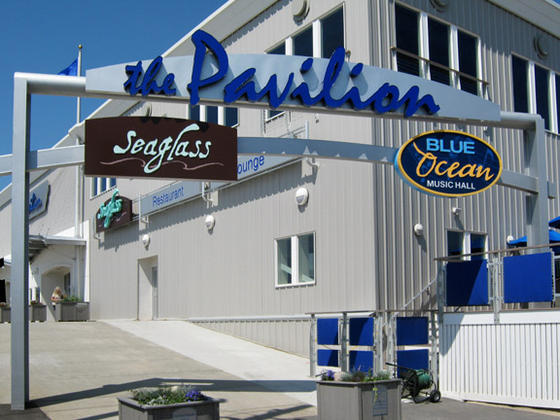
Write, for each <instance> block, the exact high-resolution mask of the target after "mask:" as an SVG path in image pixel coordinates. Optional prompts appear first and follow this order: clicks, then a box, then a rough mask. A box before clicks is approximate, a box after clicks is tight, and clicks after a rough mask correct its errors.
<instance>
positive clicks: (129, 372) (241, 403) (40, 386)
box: [0, 321, 558, 420]
mask: <svg viewBox="0 0 560 420" xmlns="http://www.w3.org/2000/svg"><path fill="white" fill-rule="evenodd" d="M9 342H10V328H9V325H8V324H0V374H1V375H2V379H3V380H2V381H0V418H1V419H2V420H11V419H14V420H23V419H37V420H39V419H45V418H51V419H55V420H57V419H63V420H64V419H87V420H97V419H110V418H117V417H118V405H117V400H116V397H117V396H121V395H128V392H129V390H130V389H133V388H137V387H142V386H157V385H161V384H180V383H187V384H193V385H195V386H196V387H198V388H200V389H201V390H202V391H203V392H205V393H207V394H209V395H211V396H212V397H215V398H219V399H223V400H224V402H223V403H222V404H221V405H220V414H221V416H222V418H223V419H230V420H234V419H288V418H290V419H294V418H297V419H307V420H311V419H316V415H317V410H316V408H315V406H314V404H315V392H314V388H315V386H314V382H313V381H311V380H310V378H308V377H307V376H306V375H307V374H308V372H309V365H308V362H307V360H306V359H304V358H301V357H298V356H293V355H290V354H287V353H284V352H280V351H276V350H272V349H270V348H266V347H262V346H259V345H256V344H253V343H249V342H247V341H244V340H240V339H236V338H234V337H231V336H228V335H224V334H220V333H216V332H214V331H210V330H207V329H204V328H201V327H198V326H195V325H192V324H189V323H187V322H182V321H159V322H137V321H110V322H88V323H54V322H48V323H42V324H31V326H30V398H31V400H32V403H33V404H34V405H35V406H37V407H38V408H34V409H29V410H26V411H25V412H12V411H10V408H9V404H10V391H11V390H10V361H9V359H10V357H9V354H10V346H9ZM554 415H556V416H558V413H553V412H547V411H544V410H538V411H537V410H535V411H526V410H523V409H512V408H506V407H498V406H489V405H481V404H473V403H463V402H458V401H453V400H442V402H441V403H439V404H432V403H423V404H412V403H405V404H403V419H404V420H413V419H414V420H424V419H426V420H428V419H429V420H439V419H442V420H443V419H453V420H470V419H493V420H494V419H496V420H501V419H503V420H506V419H507V420H521V419H534V420H537V419H543V418H550V419H553V418H554V417H549V416H554ZM340 420H347V419H340ZM349 420H350V419H349Z"/></svg>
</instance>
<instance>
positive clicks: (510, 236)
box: [506, 235, 515, 244]
mask: <svg viewBox="0 0 560 420" xmlns="http://www.w3.org/2000/svg"><path fill="white" fill-rule="evenodd" d="M514 239H515V238H514V237H513V236H512V235H508V236H507V238H506V244H509V243H510V242H511V241H513V240H514Z"/></svg>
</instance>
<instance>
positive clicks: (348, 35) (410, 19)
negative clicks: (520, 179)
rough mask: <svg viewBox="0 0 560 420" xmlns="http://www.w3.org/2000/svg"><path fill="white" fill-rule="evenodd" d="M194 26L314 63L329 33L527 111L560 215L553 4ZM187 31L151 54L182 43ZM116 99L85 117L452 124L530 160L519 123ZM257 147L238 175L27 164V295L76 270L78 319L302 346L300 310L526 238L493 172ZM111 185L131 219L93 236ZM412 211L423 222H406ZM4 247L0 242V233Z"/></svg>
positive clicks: (403, 301)
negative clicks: (106, 171)
mask: <svg viewBox="0 0 560 420" xmlns="http://www.w3.org/2000/svg"><path fill="white" fill-rule="evenodd" d="M197 29H203V30H205V31H206V32H209V33H211V34H212V35H213V36H214V37H215V38H216V39H218V40H219V41H220V42H221V43H222V45H223V46H224V47H225V49H226V50H227V52H228V53H275V54H278V53H280V54H294V55H308V56H314V57H327V58H328V57H329V56H330V53H331V52H332V46H333V45H335V46H338V45H341V44H342V45H343V46H344V47H345V49H346V50H347V51H348V52H347V57H348V60H349V61H351V62H362V63H364V64H367V65H372V66H378V67H384V68H389V69H392V70H398V71H403V72H407V73H411V74H416V75H418V76H421V77H424V78H429V79H432V80H436V81H439V82H441V83H445V84H448V85H451V86H453V87H455V88H457V89H462V90H465V91H467V92H470V93H473V94H476V95H478V96H481V97H483V98H486V99H489V100H490V101H493V102H495V103H497V104H498V105H499V107H500V109H501V110H503V111H520V112H529V113H538V114H540V115H541V116H542V117H543V118H544V119H545V124H546V130H547V131H546V148H547V159H548V161H547V174H548V181H549V182H550V191H549V195H550V197H551V198H550V199H549V201H548V203H549V206H548V216H549V218H553V217H556V216H558V215H559V214H560V206H559V202H558V198H557V197H558V195H559V191H558V189H559V188H560V173H559V168H558V164H557V162H558V159H559V157H560V150H559V147H558V142H559V140H560V137H559V133H560V40H559V37H560V7H559V6H558V5H557V4H556V3H554V2H552V1H549V0H539V1H530V0H517V1H514V0H511V1H507V0H491V1H487V0H471V1H459V0H446V1H442V0H430V1H429V0H403V1H400V0H399V1H394V0H346V1H344V2H341V1H338V0H322V1H314V0H309V1H296V0H293V1H287V0H281V1H275V0H266V1H265V0H258V1H255V0H231V1H229V2H228V3H226V4H225V5H224V6H223V7H222V8H220V9H219V10H217V11H216V12H215V13H214V14H213V15H211V16H210V17H209V18H207V19H206V20H205V21H204V22H202V23H201V24H200V25H199V27H198V28H197ZM191 34H192V33H189V34H187V35H186V36H185V37H184V38H183V39H182V40H180V41H179V42H177V43H176V44H175V45H174V46H172V47H171V48H170V49H169V50H168V51H167V52H166V53H165V54H164V56H166V57H168V56H179V55H192V54H193V52H194V47H193V45H192V43H191V41H190V36H191ZM139 58H142V57H139ZM144 58H147V57H144ZM131 104H132V103H131V102H122V101H118V100H111V101H108V102H107V103H106V104H104V105H103V106H102V107H100V108H99V109H98V110H97V111H96V112H95V113H94V114H93V115H91V116H90V117H89V118H99V117H105V116H116V115H131V116H135V115H138V116H144V115H152V116H168V117H187V118H188V117H190V118H193V119H198V118H200V119H201V120H207V121H214V122H218V123H229V124H231V125H235V126H236V127H237V130H238V133H239V135H240V136H259V137H265V136H270V137H297V138H309V139H323V140H336V141H349V142H354V143H364V144H374V145H380V146H387V147H395V148H396V147H399V146H401V145H402V144H403V143H404V142H405V141H406V140H408V139H409V138H411V137H414V136H416V135H418V134H420V133H422V132H425V131H429V130H433V129H459V130H462V131H466V132H469V133H471V134H474V135H476V136H478V137H480V138H482V139H484V140H485V141H487V142H488V143H490V144H491V145H493V146H494V147H495V148H496V149H497V150H498V152H499V153H500V154H501V156H502V159H503V165H504V169H506V170H508V171H512V172H521V173H523V172H524V171H525V169H526V166H527V163H526V162H524V161H523V155H524V151H523V141H522V134H523V133H522V131H521V130H514V129H503V128H496V127H479V126H467V125H462V126H460V125H456V124H447V123H433V122H422V121H416V120H411V121H407V120H402V119H394V120H390V119H381V118H378V117H375V116H373V117H364V116H349V115H339V114H336V113H317V112H299V111H297V112H296V111H290V110H286V111H282V112H278V111H274V112H273V111H270V110H265V109H248V108H239V109H238V110H237V113H235V112H233V111H231V110H226V109H225V108H223V107H221V106H217V107H213V106H204V105H203V106H200V107H197V108H193V107H188V106H184V105H180V104H174V105H169V104H161V103H155V102H154V103H148V102H138V103H136V104H134V105H133V106H132V107H131ZM458 105H459V104H458ZM196 117H198V118H196ZM79 138H82V139H83V127H81V126H76V127H74V128H73V129H72V130H71V133H70V134H69V136H67V138H65V139H62V140H61V144H68V143H71V142H75V141H77V140H76V139H79ZM257 159H259V157H258V156H257ZM264 159H266V162H267V164H266V165H264V166H260V167H259V168H256V165H257V163H256V162H255V160H254V158H253V159H251V160H249V158H246V157H245V158H241V157H240V160H239V162H240V164H241V166H240V167H238V172H239V173H240V174H241V173H243V176H244V178H243V179H242V180H241V181H239V182H237V183H230V184H217V183H210V184H205V183H199V182H187V183H177V184H173V185H172V186H170V181H145V180H131V179H124V178H119V179H116V180H111V179H99V178H93V179H92V178H84V177H83V176H82V175H81V174H79V173H78V174H76V172H75V170H74V169H73V168H71V169H56V170H54V171H51V172H48V173H42V174H41V175H40V176H39V178H38V180H37V181H36V182H35V184H34V185H38V184H39V183H40V182H41V180H43V179H47V180H48V182H49V183H50V185H51V191H50V198H49V209H48V210H47V212H46V213H44V214H43V215H41V216H39V217H38V218H37V219H34V220H32V221H31V232H32V233H36V234H37V235H41V238H42V240H43V242H44V245H45V247H46V248H47V249H46V250H43V251H42V254H39V255H38V256H37V257H36V260H34V261H32V264H31V273H32V276H33V278H34V279H35V282H36V285H37V286H41V291H42V299H44V300H48V297H49V296H50V293H51V290H45V288H49V289H50V288H51V287H53V285H54V284H58V283H60V282H61V281H63V280H61V279H60V276H64V275H65V274H66V273H75V274H73V275H72V274H71V275H70V282H71V285H69V286H68V287H69V288H71V291H72V292H73V293H74V294H78V295H81V296H82V297H84V298H85V299H86V300H89V302H90V311H91V317H92V318H93V319H107V318H113V319H119V318H125V319H137V318H138V319H152V318H153V319H190V320H193V321H197V322H203V323H204V324H205V325H206V326H208V327H211V328H215V329H219V330H222V331H226V332H230V333H233V334H236V335H240V336H243V337H246V338H248V339H251V340H253V341H256V342H260V343H263V344H266V345H271V346H274V347H278V348H281V349H285V350H288V351H292V352H295V353H299V354H305V355H306V354H308V334H309V327H308V325H309V318H308V316H306V314H307V313H311V312H335V311H374V310H399V309H404V308H408V309H421V308H423V309H426V308H430V307H431V308H433V307H434V305H435V288H433V287H431V286H430V284H433V281H434V279H435V277H436V274H437V273H436V263H435V262H434V258H436V257H440V256H445V255H448V254H449V252H459V253H467V254H468V253H470V252H471V251H473V252H474V251H477V250H478V251H481V250H482V251H484V250H493V249H501V248H505V247H506V242H507V238H508V236H512V237H519V236H522V235H524V234H526V231H525V229H526V226H525V220H526V218H527V215H526V196H527V195H528V193H527V192H523V191H518V190H514V189H511V188H508V187H507V186H505V185H497V186H494V187H493V188H491V189H489V190H487V191H485V192H482V193H480V194H478V195H474V196H469V197H463V198H442V197H436V196H431V195H427V194H424V193H422V192H419V191H417V190H415V189H413V188H411V187H410V186H409V185H407V184H406V183H404V182H403V180H402V179H401V178H400V177H399V176H398V175H397V173H396V172H395V170H394V168H393V166H392V162H387V164H372V163H367V162H345V161H336V160H322V159H313V160H311V159H307V158H304V159H290V158H276V159H274V158H270V157H268V156H267V157H266V158H264ZM249 161H250V162H251V163H247V162H249ZM263 162H264V160H263ZM250 165H253V166H250ZM268 165H270V166H268ZM115 187H116V188H118V190H119V193H120V194H121V195H122V196H126V197H128V198H130V199H133V200H134V205H133V211H134V212H135V213H136V214H137V215H138V216H137V218H136V219H135V220H134V221H133V222H132V223H130V224H128V225H127V226H124V227H121V228H118V229H114V230H108V231H106V232H104V233H102V234H96V233H95V231H94V230H95V229H94V217H95V214H96V212H97V211H98V209H99V207H100V205H101V204H103V202H105V201H106V200H107V199H108V198H110V196H111V194H112V192H113V190H114V188H115ZM179 188H183V189H181V198H180V199H179V198H178V199H177V200H175V201H173V200H170V204H171V202H173V203H172V204H173V205H169V206H164V205H162V206H160V207H161V208H160V209H159V210H157V211H156V209H155V208H154V206H152V207H150V208H149V209H148V210H146V207H145V205H144V204H143V203H145V202H146V201H147V202H149V201H150V200H152V203H153V200H154V198H153V197H163V196H164V194H166V193H167V194H170V193H171V192H172V191H177V190H178V189H179ZM300 188H305V189H306V190H307V191H308V195H309V197H308V201H307V202H306V204H304V205H298V204H297V203H296V199H295V195H296V191H297V190H298V189H300ZM0 195H1V196H2V198H1V199H2V202H3V203H4V204H3V205H2V207H1V208H0V214H1V216H0V223H1V225H2V231H3V232H9V220H10V219H9V217H8V216H9V214H10V202H9V197H7V195H8V191H7V190H5V191H3V192H2V193H0ZM68 200H70V201H72V202H74V201H75V202H77V203H78V205H77V206H64V207H63V208H61V209H60V210H56V207H55V206H56V203H60V202H68ZM457 209H460V210H457ZM208 216H212V217H213V218H214V221H215V225H214V226H213V228H212V229H208V228H207V226H206V223H205V222H206V219H207V217H208ZM418 224H421V225H422V226H423V234H420V235H418V234H417V233H415V225H418ZM49 236H52V237H55V236H56V238H58V239H59V240H62V239H60V238H59V237H68V238H73V240H75V241H76V242H75V243H71V244H69V245H64V246H70V247H74V248H75V249H76V250H75V251H68V252H69V253H70V254H72V252H74V253H75V254H74V255H69V260H68V261H66V262H56V263H53V262H52V261H50V262H49V261H47V262H45V263H44V265H40V261H43V260H41V259H40V258H43V259H45V260H48V258H45V257H46V256H48V254H47V253H48V252H51V251H53V254H55V253H54V250H55V249H54V246H58V247H60V246H63V245H61V244H60V243H57V244H54V243H53V241H54V240H55V238H54V239H53V238H50V243H49ZM1 247H2V248H1V251H2V252H3V255H8V254H9V252H10V251H9V241H2V243H1ZM49 250H50V251H49ZM41 255H43V256H41ZM56 255H60V254H59V253H58V254H56ZM53 258H54V257H53ZM57 258H58V257H57ZM76 261H79V262H78V263H76ZM49 264H50V265H49ZM56 267H64V270H62V269H57V270H58V271H56V270H55V273H58V274H57V275H59V279H58V280H56V281H51V282H50V283H47V282H46V280H45V279H46V277H47V275H52V273H53V269H55V268H56ZM3 270H6V268H4V269H3ZM63 271H64V273H63ZM57 281H58V283H56V282H57ZM69 292H70V291H69ZM556 293H560V290H557V291H556Z"/></svg>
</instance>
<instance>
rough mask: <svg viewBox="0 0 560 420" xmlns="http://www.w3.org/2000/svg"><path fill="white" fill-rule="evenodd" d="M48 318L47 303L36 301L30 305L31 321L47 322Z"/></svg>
mask: <svg viewBox="0 0 560 420" xmlns="http://www.w3.org/2000/svg"><path fill="white" fill-rule="evenodd" d="M46 320H47V305H44V304H42V303H36V304H34V305H29V321H31V322H45V321H46Z"/></svg>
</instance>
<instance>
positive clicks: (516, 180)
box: [498, 171, 538, 194]
mask: <svg viewBox="0 0 560 420" xmlns="http://www.w3.org/2000/svg"><path fill="white" fill-rule="evenodd" d="M537 184H538V180H537V179H536V178H535V177H532V176H529V175H524V174H520V173H518V172H511V171H502V177H501V178H500V180H499V181H498V185H502V186H504V187H510V188H515V189H517V190H521V191H525V192H528V193H531V194H536V193H537V192H538V188H537Z"/></svg>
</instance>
